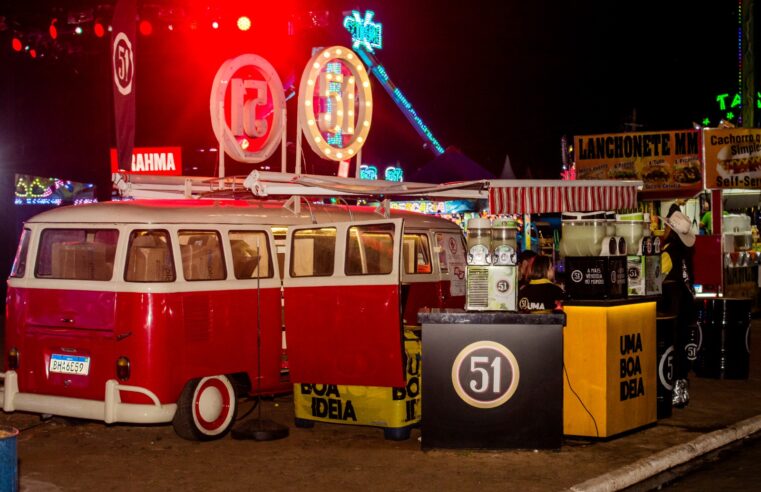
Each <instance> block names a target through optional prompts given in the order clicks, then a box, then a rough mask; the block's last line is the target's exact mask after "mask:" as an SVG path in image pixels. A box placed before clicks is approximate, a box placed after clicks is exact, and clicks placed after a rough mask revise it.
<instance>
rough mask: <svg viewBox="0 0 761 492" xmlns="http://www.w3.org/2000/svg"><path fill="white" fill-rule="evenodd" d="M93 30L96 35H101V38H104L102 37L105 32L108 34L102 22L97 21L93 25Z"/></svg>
mask: <svg viewBox="0 0 761 492" xmlns="http://www.w3.org/2000/svg"><path fill="white" fill-rule="evenodd" d="M92 30H93V32H94V33H95V35H96V36H97V37H99V38H102V37H103V35H104V34H106V30H105V28H104V27H103V24H101V23H100V22H96V23H95V24H94V25H93V26H92Z"/></svg>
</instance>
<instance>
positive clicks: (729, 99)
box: [701, 92, 761, 126]
mask: <svg viewBox="0 0 761 492" xmlns="http://www.w3.org/2000/svg"><path fill="white" fill-rule="evenodd" d="M715 100H716V102H717V103H718V105H719V111H721V112H722V114H723V116H722V118H723V119H725V120H728V121H732V120H734V119H735V118H736V117H737V116H739V114H740V112H741V109H742V97H741V96H740V94H739V93H735V94H734V95H731V94H729V93H726V92H725V93H723V94H717V95H716V98H715ZM756 108H761V92H756ZM701 123H702V124H703V126H709V125H710V124H711V120H710V118H707V117H706V118H703V120H702V122H701Z"/></svg>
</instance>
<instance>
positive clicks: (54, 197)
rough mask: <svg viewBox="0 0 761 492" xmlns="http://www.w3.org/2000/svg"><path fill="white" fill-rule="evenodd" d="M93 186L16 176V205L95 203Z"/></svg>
mask: <svg viewBox="0 0 761 492" xmlns="http://www.w3.org/2000/svg"><path fill="white" fill-rule="evenodd" d="M95 201H97V200H96V199H95V186H94V185H92V184H89V183H77V182H75V181H66V180H63V179H58V178H41V177H39V176H29V175H27V174H17V175H16V192H15V196H14V203H15V204H16V205H60V204H61V203H73V204H80V203H89V202H95Z"/></svg>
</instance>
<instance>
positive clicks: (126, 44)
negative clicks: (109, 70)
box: [112, 32, 135, 96]
mask: <svg viewBox="0 0 761 492" xmlns="http://www.w3.org/2000/svg"><path fill="white" fill-rule="evenodd" d="M112 57H113V61H112V63H113V68H114V83H115V84H116V87H117V88H118V89H119V93H120V94H121V95H123V96H127V95H129V94H130V93H131V92H132V79H133V77H134V74H135V68H134V67H135V59H134V56H133V53H132V43H130V41H129V38H128V37H127V35H126V34H124V33H123V32H120V33H119V34H117V35H116V37H115V38H114V42H113V45H112Z"/></svg>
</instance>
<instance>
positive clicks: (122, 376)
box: [116, 355, 130, 381]
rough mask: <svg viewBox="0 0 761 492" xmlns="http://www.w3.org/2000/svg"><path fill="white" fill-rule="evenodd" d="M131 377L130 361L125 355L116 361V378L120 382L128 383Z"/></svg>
mask: <svg viewBox="0 0 761 492" xmlns="http://www.w3.org/2000/svg"><path fill="white" fill-rule="evenodd" d="M129 376H130V366H129V359H128V358H126V357H124V356H123V355H122V356H121V357H119V358H118V359H116V377H117V379H119V381H126V380H128V379H129Z"/></svg>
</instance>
